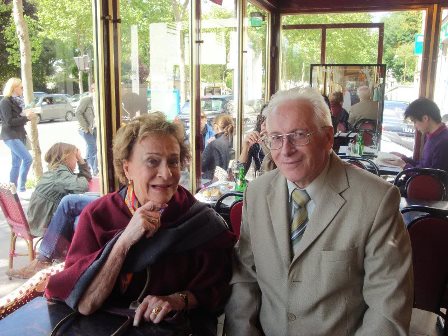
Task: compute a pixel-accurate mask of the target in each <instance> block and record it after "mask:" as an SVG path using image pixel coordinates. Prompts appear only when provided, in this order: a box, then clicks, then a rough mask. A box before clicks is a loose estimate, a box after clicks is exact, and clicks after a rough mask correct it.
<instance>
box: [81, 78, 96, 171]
mask: <svg viewBox="0 0 448 336" xmlns="http://www.w3.org/2000/svg"><path fill="white" fill-rule="evenodd" d="M94 94H95V84H92V85H91V86H90V93H89V95H88V96H86V97H83V98H82V99H81V100H80V102H79V105H78V107H77V108H76V118H77V119H78V123H79V134H80V135H81V136H82V137H83V138H84V140H85V142H86V161H87V163H88V164H89V166H90V169H91V170H92V175H94V176H96V175H98V158H97V146H96V123H95V110H94V103H93V102H94V99H93V98H94V97H93V95H94Z"/></svg>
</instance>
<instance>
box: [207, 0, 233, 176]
mask: <svg viewBox="0 0 448 336" xmlns="http://www.w3.org/2000/svg"><path fill="white" fill-rule="evenodd" d="M201 6H202V13H201V40H202V41H203V43H201V50H200V63H201V79H200V80H201V82H200V90H201V106H202V111H201V113H202V114H203V115H204V116H205V118H204V119H201V120H202V122H201V133H202V135H203V136H202V139H201V142H202V143H201V146H200V148H201V158H202V167H201V170H202V179H203V180H202V182H203V183H206V182H207V181H210V180H211V179H213V176H214V175H215V176H218V175H219V171H221V172H226V171H227V168H228V165H229V160H232V159H234V158H235V145H236V141H235V140H234V139H236V132H235V131H236V125H235V122H236V115H237V113H236V112H237V111H236V109H235V106H236V103H235V99H236V94H235V88H236V85H237V83H236V80H237V77H236V76H235V74H236V72H237V71H238V68H237V66H238V59H237V50H238V35H237V29H236V27H237V21H236V8H235V2H234V1H223V3H222V5H217V4H215V3H213V2H211V1H206V2H204V1H203V2H202V3H201ZM229 124H232V125H233V129H232V127H231V126H229ZM229 132H230V133H229ZM214 141H216V143H213V144H212V145H211V143H212V142H214ZM221 142H223V143H225V144H226V146H227V147H226V146H220V145H219V144H220V143H221ZM229 146H230V147H229ZM217 153H219V154H217ZM218 167H219V168H218Z"/></svg>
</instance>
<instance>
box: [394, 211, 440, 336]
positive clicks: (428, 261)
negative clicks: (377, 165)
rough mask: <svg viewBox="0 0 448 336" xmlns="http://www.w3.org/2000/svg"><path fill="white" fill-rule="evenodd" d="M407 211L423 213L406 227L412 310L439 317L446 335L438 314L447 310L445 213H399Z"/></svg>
mask: <svg viewBox="0 0 448 336" xmlns="http://www.w3.org/2000/svg"><path fill="white" fill-rule="evenodd" d="M410 211H413V212H414V211H418V212H419V213H422V214H423V215H422V216H420V217H417V218H415V219H414V220H413V221H412V222H411V223H410V224H409V225H408V227H407V229H408V232H409V236H410V239H411V245H412V261H413V270H414V308H418V309H422V310H426V311H429V312H432V313H435V314H437V315H438V316H440V317H441V318H442V319H443V320H444V322H445V323H444V324H445V326H444V330H443V335H448V328H447V326H446V319H447V315H446V313H445V312H443V311H442V309H446V308H447V307H448V302H447V300H446V298H447V296H446V291H447V285H448V264H447V262H446V256H447V255H448V218H447V216H448V211H446V210H441V209H434V208H430V207H426V206H415V205H414V206H409V207H406V208H404V209H402V210H401V213H402V214H405V213H407V212H410Z"/></svg>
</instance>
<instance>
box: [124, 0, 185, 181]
mask: <svg viewBox="0 0 448 336" xmlns="http://www.w3.org/2000/svg"><path fill="white" fill-rule="evenodd" d="M188 3H189V2H188V1H187V2H185V4H187V5H185V4H184V1H177V0H174V1H170V2H164V3H163V4H161V3H160V1H158V0H136V1H132V6H130V5H129V1H120V13H121V20H122V25H121V33H122V35H121V92H122V97H121V99H122V106H121V118H122V120H123V122H126V121H128V120H130V119H132V118H134V117H136V116H139V115H141V114H145V113H148V112H150V111H160V112H163V113H165V114H166V116H167V118H168V119H169V120H178V121H179V122H185V126H187V127H186V135H185V140H186V141H187V139H188V138H187V133H188V134H189V119H190V108H189V106H190V102H189V97H190V80H189V79H190V65H189V63H190V61H189V57H190V56H189V48H190V47H189V45H190V40H189V36H190V32H189V27H190V25H189V22H190V21H189V20H190V6H189V5H188ZM188 180H189V173H188V171H184V172H183V174H182V178H181V181H180V183H181V184H182V185H183V186H184V187H186V188H188V187H189V182H188Z"/></svg>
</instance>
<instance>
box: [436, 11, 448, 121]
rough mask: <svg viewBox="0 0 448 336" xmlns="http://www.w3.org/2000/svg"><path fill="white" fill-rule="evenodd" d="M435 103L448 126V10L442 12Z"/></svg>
mask: <svg viewBox="0 0 448 336" xmlns="http://www.w3.org/2000/svg"><path fill="white" fill-rule="evenodd" d="M434 101H435V102H436V104H437V106H439V108H440V113H441V115H442V121H443V122H444V123H445V124H447V125H448V9H444V10H443V11H442V28H441V31H440V49H439V57H438V60H437V75H436V85H435V92H434Z"/></svg>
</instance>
